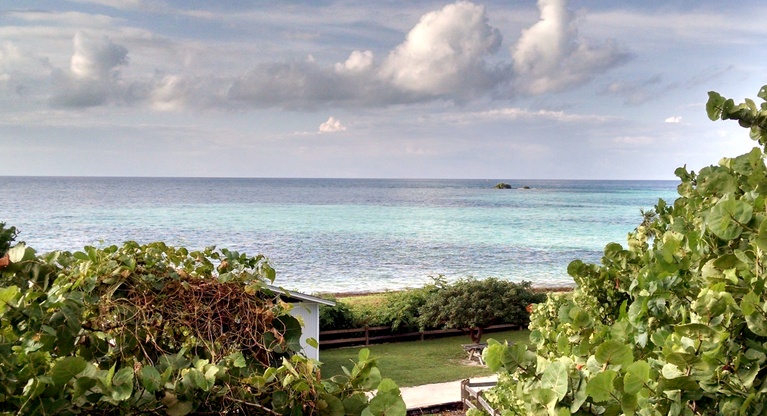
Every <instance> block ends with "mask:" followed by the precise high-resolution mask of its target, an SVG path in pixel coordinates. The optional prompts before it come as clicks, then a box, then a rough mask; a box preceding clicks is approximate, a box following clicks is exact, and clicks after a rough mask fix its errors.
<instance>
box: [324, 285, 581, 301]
mask: <svg viewBox="0 0 767 416" xmlns="http://www.w3.org/2000/svg"><path fill="white" fill-rule="evenodd" d="M411 289H417V288H405V289H396V290H379V291H376V290H372V291H350V292H320V293H317V294H315V295H316V296H320V297H322V296H332V297H334V298H338V299H343V298H354V297H362V296H376V295H388V294H390V293H398V292H406V291H408V290H411ZM531 289H532V291H533V292H539V293H540V292H544V293H565V292H572V291H573V290H575V285H572V286H536V287H532V288H531Z"/></svg>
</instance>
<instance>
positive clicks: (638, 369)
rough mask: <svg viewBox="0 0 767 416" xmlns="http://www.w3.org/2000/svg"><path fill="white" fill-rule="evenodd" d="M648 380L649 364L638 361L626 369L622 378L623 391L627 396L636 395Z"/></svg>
mask: <svg viewBox="0 0 767 416" xmlns="http://www.w3.org/2000/svg"><path fill="white" fill-rule="evenodd" d="M649 380H650V364H648V363H647V361H644V360H639V361H636V362H633V363H631V365H629V366H628V367H626V375H625V376H624V377H623V390H624V391H625V392H626V393H629V394H636V393H638V392H639V390H641V389H642V388H643V387H644V386H645V383H647V382H648V381H649Z"/></svg>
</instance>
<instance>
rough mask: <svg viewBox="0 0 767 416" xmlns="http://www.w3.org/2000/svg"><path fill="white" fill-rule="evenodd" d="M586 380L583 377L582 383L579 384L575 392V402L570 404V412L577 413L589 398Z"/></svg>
mask: <svg viewBox="0 0 767 416" xmlns="http://www.w3.org/2000/svg"><path fill="white" fill-rule="evenodd" d="M586 385H587V383H586V379H584V378H583V376H581V379H580V381H579V382H578V388H577V390H575V391H574V396H573V401H572V402H571V403H570V412H571V413H575V412H577V411H578V409H580V408H581V405H583V403H585V402H586V399H587V398H588V397H589V395H588V393H587V392H586Z"/></svg>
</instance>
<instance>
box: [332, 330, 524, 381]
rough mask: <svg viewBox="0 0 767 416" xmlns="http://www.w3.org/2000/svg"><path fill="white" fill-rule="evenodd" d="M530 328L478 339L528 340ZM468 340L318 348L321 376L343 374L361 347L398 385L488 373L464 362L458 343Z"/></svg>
mask: <svg viewBox="0 0 767 416" xmlns="http://www.w3.org/2000/svg"><path fill="white" fill-rule="evenodd" d="M529 334H530V332H529V331H527V330H523V331H506V332H496V333H492V334H485V335H484V336H483V337H482V341H483V342H486V341H487V339H489V338H493V339H496V340H498V341H501V342H503V341H504V340H506V341H509V343H516V342H525V343H526V342H528V336H529ZM468 343H470V341H469V337H467V336H465V335H462V336H455V337H449V338H440V339H434V340H426V341H411V342H397V343H390V344H378V345H370V346H368V347H348V348H335V349H329V350H322V351H320V361H322V363H323V364H322V378H329V377H332V376H334V375H337V374H343V370H341V367H342V366H345V367H346V368H348V369H350V370H351V368H352V367H353V366H354V364H353V363H352V362H353V361H356V358H357V354H358V353H359V350H360V349H362V348H368V349H369V350H370V356H371V357H373V358H376V359H378V368H379V369H380V370H381V375H382V376H383V377H387V378H391V379H393V380H394V381H395V382H396V383H397V385H398V386H400V387H409V386H418V385H421V384H430V383H442V382H445V381H454V380H462V379H465V378H470V377H479V376H488V375H491V374H492V372H491V371H490V370H488V369H487V368H486V367H483V366H479V365H467V364H466V358H467V355H466V353H465V352H464V350H463V347H461V344H468Z"/></svg>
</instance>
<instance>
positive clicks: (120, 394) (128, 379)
mask: <svg viewBox="0 0 767 416" xmlns="http://www.w3.org/2000/svg"><path fill="white" fill-rule="evenodd" d="M112 389H113V390H112V399H114V400H116V401H122V400H127V399H129V398H130V397H131V395H132V394H133V368H131V367H123V368H121V369H120V370H119V371H118V372H117V373H115V375H114V378H112Z"/></svg>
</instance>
